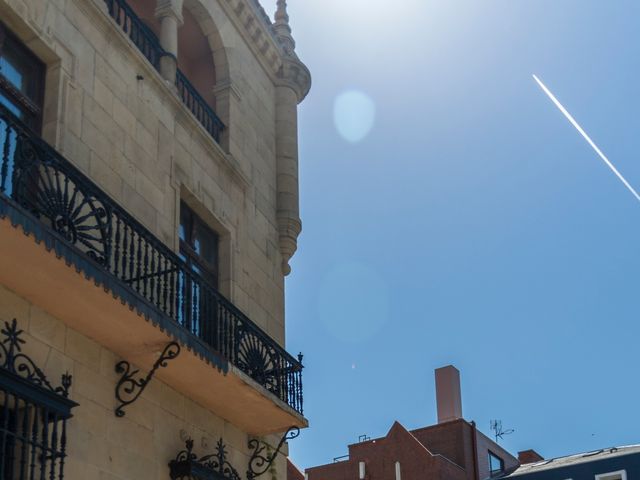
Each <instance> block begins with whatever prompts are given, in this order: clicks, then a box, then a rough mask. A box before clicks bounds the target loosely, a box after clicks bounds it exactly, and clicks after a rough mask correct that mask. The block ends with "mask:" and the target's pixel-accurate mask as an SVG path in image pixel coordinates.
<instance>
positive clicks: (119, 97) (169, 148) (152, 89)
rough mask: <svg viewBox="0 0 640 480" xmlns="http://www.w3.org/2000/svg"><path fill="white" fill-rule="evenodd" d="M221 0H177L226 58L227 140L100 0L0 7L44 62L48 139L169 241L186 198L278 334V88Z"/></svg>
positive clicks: (220, 100)
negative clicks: (218, 137) (199, 117)
mask: <svg viewBox="0 0 640 480" xmlns="http://www.w3.org/2000/svg"><path fill="white" fill-rule="evenodd" d="M224 1H227V0H186V1H185V8H188V9H189V11H190V12H191V13H192V14H193V16H194V17H196V19H197V21H198V22H199V24H200V26H201V28H202V30H203V31H204V32H205V34H207V35H208V36H209V38H210V44H211V45H212V48H213V50H214V54H215V55H214V56H215V58H216V59H217V60H218V61H219V62H221V63H222V62H226V64H224V65H218V64H216V70H217V72H218V75H219V80H220V78H222V79H223V80H222V81H221V84H220V85H217V86H216V88H215V91H216V104H217V108H218V113H219V114H220V115H221V117H222V120H223V121H224V122H225V123H226V124H227V126H228V131H227V133H226V134H225V137H224V139H223V141H222V142H221V143H222V145H223V146H224V148H223V147H221V146H220V145H218V144H217V143H216V142H215V141H214V140H213V139H212V138H211V137H210V136H209V135H208V134H207V133H206V132H205V130H204V129H203V128H202V127H201V126H200V124H199V123H198V122H197V121H196V120H195V118H194V117H193V116H192V115H191V114H190V113H189V112H188V111H187V110H186V109H185V107H184V106H183V105H182V103H181V101H180V100H179V99H178V97H177V96H176V95H175V93H174V91H173V88H172V86H170V85H167V83H166V82H165V81H164V80H163V79H162V77H161V76H160V74H159V73H158V72H157V71H156V70H155V69H154V68H153V67H152V66H151V65H150V64H149V62H148V61H147V60H146V59H145V58H144V56H143V55H142V54H141V53H140V52H139V51H138V50H137V48H136V47H135V46H134V45H133V44H132V42H131V41H130V40H129V39H128V38H127V36H126V35H125V34H124V33H123V32H122V31H121V30H120V29H119V28H118V27H117V26H116V24H115V22H113V20H112V19H111V18H110V17H109V15H108V13H107V9H106V6H105V3H104V0H47V1H46V2H45V1H43V0H0V18H1V19H2V21H3V22H4V23H5V24H6V25H7V26H8V27H9V29H10V30H12V31H13V32H14V33H15V34H16V35H17V36H18V37H19V38H20V39H22V40H23V41H24V42H25V43H26V44H27V45H28V46H29V47H30V48H31V49H32V50H33V51H34V52H35V53H36V54H37V55H38V56H39V57H40V58H41V59H42V60H43V61H44V62H45V63H46V64H47V81H46V92H45V113H44V127H43V136H44V137H45V139H46V140H47V141H48V142H49V143H50V144H52V145H54V146H55V147H56V148H57V149H58V150H59V151H60V152H62V153H63V155H65V156H66V157H67V158H68V159H69V160H70V161H72V162H73V163H74V164H75V165H76V166H78V168H80V169H81V170H82V171H83V172H84V173H85V174H87V175H89V176H90V178H92V179H93V180H94V181H95V182H96V183H97V184H98V185H99V186H100V187H101V188H103V189H104V190H106V191H107V192H108V193H109V194H110V195H111V196H112V197H114V199H116V200H117V201H118V202H119V203H120V204H121V205H123V206H124V207H125V208H126V209H127V210H128V211H129V212H130V213H132V214H133V215H134V216H135V217H136V218H137V219H138V220H139V221H141V222H142V223H143V224H144V225H145V226H146V227H147V228H149V229H150V230H151V231H152V232H153V233H155V234H156V235H157V236H158V237H159V238H160V239H162V240H163V241H164V242H166V243H167V244H168V245H170V246H171V247H172V248H174V249H177V246H178V243H177V242H178V239H177V222H178V213H179V212H178V209H179V201H180V199H181V198H182V199H183V200H185V201H187V203H188V204H189V205H190V206H191V207H192V208H194V210H195V211H196V212H197V213H198V214H199V215H200V216H202V217H203V218H204V219H205V221H207V222H208V223H209V224H210V225H211V226H212V227H213V228H214V229H215V230H216V231H217V232H218V233H219V234H220V235H221V252H220V261H221V264H220V279H219V280H220V281H219V284H220V289H221V291H222V293H223V294H225V295H226V296H227V297H228V298H229V299H230V300H232V301H233V302H234V303H235V304H236V305H237V306H238V307H239V308H240V309H241V310H243V311H244V312H245V313H246V314H247V315H248V316H249V317H250V318H251V319H252V320H253V321H254V322H256V323H257V324H258V325H259V326H261V327H262V328H263V329H265V330H266V331H267V333H269V334H270V335H271V336H273V337H274V338H275V339H276V340H277V341H278V342H280V343H281V344H283V343H284V277H283V273H282V270H281V264H282V257H281V254H280V250H279V243H278V242H279V236H278V224H277V219H276V210H277V205H276V203H277V185H276V183H277V172H276V167H277V164H276V163H277V162H276V151H275V149H276V132H275V116H276V106H275V96H276V94H275V88H276V87H275V85H274V78H273V75H272V72H270V71H269V70H268V69H267V68H265V66H264V61H262V60H260V59H259V58H258V57H257V55H256V53H255V47H254V46H252V45H250V44H249V43H248V42H247V40H246V38H245V37H246V36H243V35H241V33H240V31H239V30H238V26H237V25H236V23H234V21H233V19H231V18H230V17H229V16H228V9H225V8H223V5H221V3H219V2H224ZM223 47H224V48H223ZM222 48H223V52H221V51H220V49H222Z"/></svg>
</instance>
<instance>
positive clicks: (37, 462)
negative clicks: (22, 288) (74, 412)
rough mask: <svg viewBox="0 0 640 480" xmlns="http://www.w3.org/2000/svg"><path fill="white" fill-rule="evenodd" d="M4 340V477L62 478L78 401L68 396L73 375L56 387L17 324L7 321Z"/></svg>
mask: <svg viewBox="0 0 640 480" xmlns="http://www.w3.org/2000/svg"><path fill="white" fill-rule="evenodd" d="M1 333H2V334H3V336H4V340H3V341H2V343H0V361H1V362H2V363H1V364H0V478H2V479H3V480H26V479H30V480H32V479H35V478H37V479H44V478H47V479H49V480H55V479H58V480H62V479H63V477H64V462H65V457H66V443H67V437H66V421H67V420H68V419H69V418H70V417H71V409H72V408H73V407H75V406H76V405H77V404H76V403H75V402H73V401H71V400H69V399H68V398H67V396H68V391H69V387H70V386H71V376H69V375H63V376H62V386H60V387H57V388H54V387H52V386H51V384H50V383H49V381H48V380H47V379H46V377H45V376H44V374H43V373H42V371H41V370H40V369H39V368H38V367H37V366H36V365H35V364H34V363H33V361H32V360H31V359H30V358H29V357H28V356H27V355H25V354H24V353H22V352H21V351H20V350H21V344H22V343H24V340H22V338H21V334H22V330H19V329H18V327H17V322H16V321H15V320H14V321H13V323H11V324H9V323H5V326H4V328H3V329H2V331H1Z"/></svg>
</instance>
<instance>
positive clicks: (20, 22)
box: [0, 5, 78, 153]
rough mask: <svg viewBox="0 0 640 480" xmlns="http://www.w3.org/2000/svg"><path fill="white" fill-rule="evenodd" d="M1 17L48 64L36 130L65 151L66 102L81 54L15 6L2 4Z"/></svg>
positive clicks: (18, 37)
mask: <svg viewBox="0 0 640 480" xmlns="http://www.w3.org/2000/svg"><path fill="white" fill-rule="evenodd" d="M0 18H2V22H3V25H4V28H5V29H6V31H8V32H10V34H11V35H12V36H13V37H15V39H17V40H18V41H19V42H20V43H21V44H22V45H24V47H25V48H26V49H28V50H29V51H30V52H31V53H32V54H33V55H34V57H35V58H37V59H38V60H39V61H40V62H42V64H43V65H44V81H43V84H42V112H41V115H40V124H39V128H38V129H37V130H36V132H37V133H38V134H39V135H40V137H41V138H42V139H43V140H45V141H46V142H47V143H48V144H49V145H51V146H53V147H54V148H56V150H58V151H59V152H61V153H64V145H65V142H64V132H65V123H66V110H67V109H66V107H65V106H66V103H67V95H68V92H69V89H70V88H75V84H74V80H73V79H74V77H75V73H74V72H75V71H76V70H77V68H78V61H77V58H76V57H75V56H74V54H73V53H72V52H70V51H69V49H68V48H67V47H66V46H64V45H63V44H62V43H61V42H60V41H59V40H58V39H57V38H56V37H54V36H51V35H50V34H49V33H47V31H46V29H47V26H42V28H39V27H38V26H37V25H36V24H35V23H33V22H27V21H26V20H25V19H24V18H23V17H21V16H20V15H19V14H18V13H17V12H16V11H15V10H14V9H13V8H11V7H10V6H8V5H0Z"/></svg>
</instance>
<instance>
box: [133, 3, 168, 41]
mask: <svg viewBox="0 0 640 480" xmlns="http://www.w3.org/2000/svg"><path fill="white" fill-rule="evenodd" d="M127 3H128V4H129V6H130V7H131V8H132V10H133V11H134V12H135V14H136V15H137V16H138V18H139V19H140V20H142V22H143V23H144V24H145V25H146V26H147V27H149V28H150V29H151V31H152V32H153V33H155V35H156V37H158V38H160V22H159V21H158V20H157V19H156V15H155V11H156V0H128V2H127Z"/></svg>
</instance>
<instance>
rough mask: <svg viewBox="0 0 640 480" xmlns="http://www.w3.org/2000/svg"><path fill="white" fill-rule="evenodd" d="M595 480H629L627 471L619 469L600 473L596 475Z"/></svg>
mask: <svg viewBox="0 0 640 480" xmlns="http://www.w3.org/2000/svg"><path fill="white" fill-rule="evenodd" d="M595 480H627V471H626V470H618V471H616V472H609V473H599V474H598V475H596V476H595Z"/></svg>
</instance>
